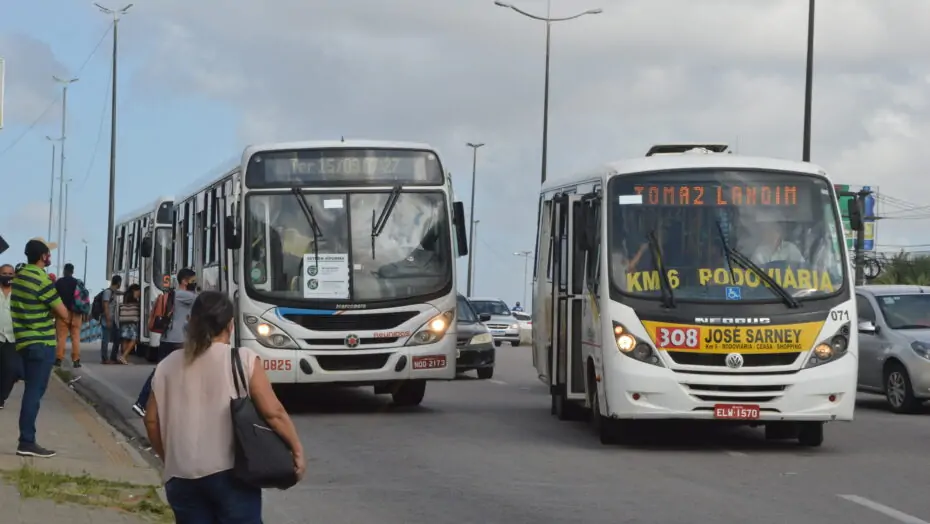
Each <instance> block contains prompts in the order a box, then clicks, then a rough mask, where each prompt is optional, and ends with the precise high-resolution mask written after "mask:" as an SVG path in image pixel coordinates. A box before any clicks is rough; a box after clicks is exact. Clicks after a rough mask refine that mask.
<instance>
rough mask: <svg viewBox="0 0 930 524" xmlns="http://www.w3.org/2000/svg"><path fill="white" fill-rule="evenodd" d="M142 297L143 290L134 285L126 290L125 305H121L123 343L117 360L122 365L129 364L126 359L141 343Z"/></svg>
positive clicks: (120, 331)
mask: <svg viewBox="0 0 930 524" xmlns="http://www.w3.org/2000/svg"><path fill="white" fill-rule="evenodd" d="M141 295H142V288H140V287H139V284H132V285H130V286H129V287H128V288H127V289H126V294H125V295H124V296H123V303H122V304H120V305H119V328H120V329H119V334H120V339H121V340H122V341H123V342H122V352H121V354H120V356H119V358H118V359H117V361H118V362H119V363H120V364H129V361H128V360H126V359H127V357H129V354H130V353H132V351H133V350H134V349H136V343H137V342H138V341H139V319H140V318H141V311H140V306H141V304H140V303H139V297H140V296H141Z"/></svg>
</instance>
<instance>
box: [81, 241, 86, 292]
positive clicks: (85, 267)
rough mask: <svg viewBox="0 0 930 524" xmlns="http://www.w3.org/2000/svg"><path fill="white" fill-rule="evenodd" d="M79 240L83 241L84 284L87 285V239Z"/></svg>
mask: <svg viewBox="0 0 930 524" xmlns="http://www.w3.org/2000/svg"><path fill="white" fill-rule="evenodd" d="M81 242H83V243H84V285H87V239H85V238H82V239H81Z"/></svg>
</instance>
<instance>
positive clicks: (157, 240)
mask: <svg viewBox="0 0 930 524" xmlns="http://www.w3.org/2000/svg"><path fill="white" fill-rule="evenodd" d="M152 244H153V245H152V274H153V275H154V276H155V285H156V286H158V287H159V288H160V289H162V290H167V289H168V288H169V287H171V260H172V258H173V249H172V248H173V246H174V242H172V239H171V228H170V227H159V228H157V229H156V230H155V235H154V242H153V243H152Z"/></svg>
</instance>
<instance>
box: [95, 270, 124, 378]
mask: <svg viewBox="0 0 930 524" xmlns="http://www.w3.org/2000/svg"><path fill="white" fill-rule="evenodd" d="M122 285H123V277H121V276H119V275H113V278H111V279H110V287H108V288H106V289H104V290H103V296H102V297H101V300H102V301H103V304H104V305H103V326H102V327H101V328H100V362H101V363H103V364H116V363H117V362H116V356H117V355H119V349H120V344H121V342H122V340H121V337H120V334H119V317H118V315H117V314H118V312H119V288H120V287H121V286H122ZM111 342H112V343H113V349H112V350H111V349H110V343H111Z"/></svg>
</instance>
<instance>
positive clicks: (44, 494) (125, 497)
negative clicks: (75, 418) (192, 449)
mask: <svg viewBox="0 0 930 524" xmlns="http://www.w3.org/2000/svg"><path fill="white" fill-rule="evenodd" d="M0 475H2V476H3V477H4V478H5V479H6V480H7V481H9V482H10V483H12V484H14V485H15V486H16V487H17V488H18V489H19V493H20V495H21V496H22V497H23V498H43V499H48V500H52V501H54V502H56V503H71V504H80V505H82V506H91V507H97V508H112V509H118V510H122V511H125V512H127V513H131V514H133V515H136V516H138V517H141V518H143V519H144V520H146V521H148V522H152V523H156V524H168V523H171V522H174V514H173V513H172V511H171V508H170V507H169V506H167V505H166V504H165V503H164V502H162V501H161V499H159V498H158V493H157V492H156V491H155V490H156V486H138V485H135V484H129V483H125V482H113V481H108V480H101V479H96V478H93V477H91V476H89V475H83V476H80V477H74V476H71V475H63V474H61V473H50V472H45V471H38V470H36V469H34V468H30V467H28V466H26V467H23V468H20V469H18V470H15V471H4V472H2V473H0Z"/></svg>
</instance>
